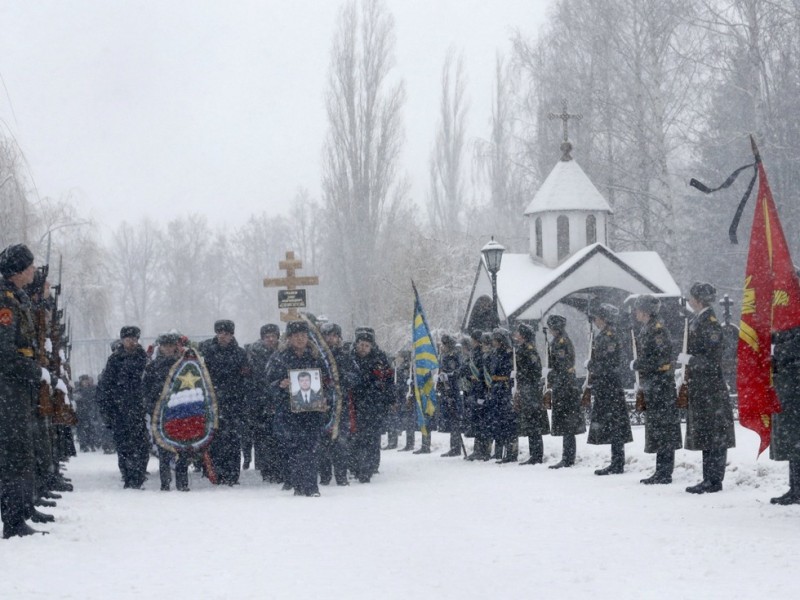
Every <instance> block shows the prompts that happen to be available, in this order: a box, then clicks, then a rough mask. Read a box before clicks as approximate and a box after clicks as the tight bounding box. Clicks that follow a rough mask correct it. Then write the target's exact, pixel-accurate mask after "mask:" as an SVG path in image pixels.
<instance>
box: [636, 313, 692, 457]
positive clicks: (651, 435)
mask: <svg viewBox="0 0 800 600" xmlns="http://www.w3.org/2000/svg"><path fill="white" fill-rule="evenodd" d="M636 347H637V351H638V358H637V360H635V361H634V364H633V368H634V370H638V371H639V379H640V385H641V387H642V390H643V391H644V401H645V403H646V404H647V410H646V411H645V436H644V437H645V441H644V451H645V452H647V453H650V454H654V453H656V452H661V451H668V450H677V449H678V448H680V447H681V419H680V414H679V412H678V406H677V400H678V397H677V394H676V392H675V380H674V379H673V376H672V340H671V339H670V337H669V332H668V331H667V328H666V327H664V325H663V324H662V323H661V322H659V321H658V320H656V319H655V318H652V319H650V321H648V322H647V323H646V324H644V325H642V328H641V330H640V331H639V335H638V336H637V338H636Z"/></svg>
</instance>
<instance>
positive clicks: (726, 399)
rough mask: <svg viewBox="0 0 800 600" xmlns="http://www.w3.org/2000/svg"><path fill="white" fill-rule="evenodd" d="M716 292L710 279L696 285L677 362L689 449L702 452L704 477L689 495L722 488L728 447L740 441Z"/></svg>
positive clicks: (689, 490)
mask: <svg viewBox="0 0 800 600" xmlns="http://www.w3.org/2000/svg"><path fill="white" fill-rule="evenodd" d="M716 292H717V291H716V289H714V286H713V285H711V284H710V283H695V284H693V285H692V287H691V289H690V291H689V306H691V307H692V310H693V311H694V312H695V314H694V316H693V317H692V319H691V321H690V323H689V336H688V343H687V350H686V354H684V353H681V354H680V355H679V356H678V362H680V363H681V364H684V365H686V376H687V380H686V382H687V389H688V392H689V405H688V407H687V410H686V449H687V450H702V451H703V481H701V482H700V483H698V484H697V485H693V486H690V487H687V488H686V491H687V492H689V493H690V494H705V493H711V492H718V491H720V490H721V489H722V480H723V478H724V477H725V461H726V460H727V457H728V448H733V447H734V446H735V445H736V437H735V434H734V430H733V407H732V406H731V399H730V394H728V386H727V385H726V384H725V378H724V377H723V375H722V353H723V350H724V339H723V335H722V326H721V325H720V324H719V321H717V317H716V315H715V314H714V309H713V308H712V307H711V304H712V303H713V302H714V298H715V296H716Z"/></svg>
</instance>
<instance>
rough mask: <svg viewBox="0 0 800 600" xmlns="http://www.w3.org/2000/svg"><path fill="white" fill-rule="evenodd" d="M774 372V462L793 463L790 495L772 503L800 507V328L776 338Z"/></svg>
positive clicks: (772, 443)
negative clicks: (776, 408)
mask: <svg viewBox="0 0 800 600" xmlns="http://www.w3.org/2000/svg"><path fill="white" fill-rule="evenodd" d="M772 368H773V381H774V383H775V391H776V392H777V394H778V400H779V401H780V403H781V412H780V413H778V414H775V415H773V416H772V419H773V421H772V441H771V443H770V446H769V454H770V458H772V460H786V461H789V491H788V492H786V493H785V494H782V495H780V496H777V497H775V498H771V499H770V503H772V504H779V505H789V504H800V327H795V328H793V329H788V330H786V331H776V332H773V334H772Z"/></svg>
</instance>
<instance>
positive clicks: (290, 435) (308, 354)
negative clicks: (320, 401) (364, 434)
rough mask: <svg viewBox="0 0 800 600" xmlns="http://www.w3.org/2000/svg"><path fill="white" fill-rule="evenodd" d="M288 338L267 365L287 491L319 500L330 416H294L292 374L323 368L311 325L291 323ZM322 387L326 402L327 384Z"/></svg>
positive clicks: (320, 414)
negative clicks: (324, 438) (286, 466)
mask: <svg viewBox="0 0 800 600" xmlns="http://www.w3.org/2000/svg"><path fill="white" fill-rule="evenodd" d="M286 338H287V346H286V348H284V349H283V350H279V351H278V352H276V353H275V354H274V355H273V356H272V358H271V359H270V361H269V365H267V381H268V382H269V390H270V394H271V395H272V397H273V400H274V402H275V429H276V433H278V434H279V435H280V436H281V437H282V438H283V440H284V441H285V443H286V444H287V448H288V451H289V471H288V477H289V479H288V480H287V481H286V482H285V485H284V488H285V489H291V488H294V494H295V495H296V496H319V495H320V494H319V485H318V483H317V473H318V469H319V443H320V436H321V435H322V428H323V426H324V425H325V422H326V420H327V413H325V412H319V411H307V412H292V410H291V401H290V392H291V387H290V386H291V381H290V379H289V371H290V370H299V369H303V370H306V369H320V371H323V370H324V364H323V362H322V359H321V358H320V356H319V355H318V353H317V352H316V349H315V348H313V346H312V345H311V344H309V341H308V324H307V323H306V322H305V321H290V322H289V323H288V324H287V325H286ZM322 385H323V390H322V391H323V393H324V395H325V396H326V398H327V396H328V394H327V391H326V390H325V389H324V388H325V382H324V381H323V382H322ZM378 451H379V452H380V448H378ZM287 484H288V485H287Z"/></svg>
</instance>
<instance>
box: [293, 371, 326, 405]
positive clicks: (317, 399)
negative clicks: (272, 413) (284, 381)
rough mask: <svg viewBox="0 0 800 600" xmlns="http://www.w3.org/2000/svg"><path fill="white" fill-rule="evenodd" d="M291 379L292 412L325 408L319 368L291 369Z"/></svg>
mask: <svg viewBox="0 0 800 600" xmlns="http://www.w3.org/2000/svg"><path fill="white" fill-rule="evenodd" d="M289 379H290V381H291V408H292V412H306V411H319V410H325V408H326V405H325V397H324V396H323V394H322V391H321V389H322V384H321V380H320V372H319V369H305V370H299V369H298V370H291V371H289Z"/></svg>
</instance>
